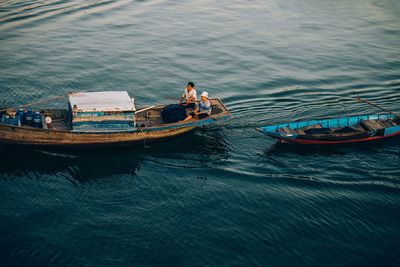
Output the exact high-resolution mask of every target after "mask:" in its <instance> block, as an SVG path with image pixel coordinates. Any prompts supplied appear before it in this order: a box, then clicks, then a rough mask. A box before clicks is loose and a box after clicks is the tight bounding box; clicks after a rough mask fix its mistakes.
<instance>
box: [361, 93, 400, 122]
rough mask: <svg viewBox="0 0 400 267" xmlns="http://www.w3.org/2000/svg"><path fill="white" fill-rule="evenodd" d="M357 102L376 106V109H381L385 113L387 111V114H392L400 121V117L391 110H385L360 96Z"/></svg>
mask: <svg viewBox="0 0 400 267" xmlns="http://www.w3.org/2000/svg"><path fill="white" fill-rule="evenodd" d="M356 102H364V103H367V104H369V105H371V106H374V107H376V108H379V109H381V110H383V111H385V112H387V113H390V114H392V115H394V116H395V117H396V118H397V119H399V120H400V115H398V114H396V113H394V112H393V111H390V110H388V109H385V108H383V107H380V106H378V105H377V104H374V103H372V102H371V101H369V100H366V99H362V98H361V97H360V96H359V95H358V96H357V97H356Z"/></svg>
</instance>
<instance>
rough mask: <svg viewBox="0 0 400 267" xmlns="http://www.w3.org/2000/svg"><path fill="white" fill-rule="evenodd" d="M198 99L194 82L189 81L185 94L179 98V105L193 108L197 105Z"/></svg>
mask: <svg viewBox="0 0 400 267" xmlns="http://www.w3.org/2000/svg"><path fill="white" fill-rule="evenodd" d="M183 101H184V102H183ZM196 101H197V94H196V89H194V83H193V82H188V84H187V86H186V88H185V91H184V92H183V95H182V97H181V99H180V100H179V105H181V106H183V107H185V108H192V109H193V108H195V107H196Z"/></svg>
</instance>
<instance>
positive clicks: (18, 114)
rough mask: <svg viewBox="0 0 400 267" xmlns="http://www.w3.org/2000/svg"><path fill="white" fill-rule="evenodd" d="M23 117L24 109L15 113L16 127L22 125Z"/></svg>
mask: <svg viewBox="0 0 400 267" xmlns="http://www.w3.org/2000/svg"><path fill="white" fill-rule="evenodd" d="M23 115H24V110H23V109H18V110H17V111H16V112H15V121H14V124H15V125H18V126H21V125H22V117H23Z"/></svg>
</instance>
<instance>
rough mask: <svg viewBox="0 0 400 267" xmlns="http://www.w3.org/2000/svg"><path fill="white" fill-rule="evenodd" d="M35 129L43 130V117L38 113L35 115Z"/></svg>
mask: <svg viewBox="0 0 400 267" xmlns="http://www.w3.org/2000/svg"><path fill="white" fill-rule="evenodd" d="M33 127H35V128H43V125H42V115H41V114H40V112H37V111H36V112H35V114H34V115H33Z"/></svg>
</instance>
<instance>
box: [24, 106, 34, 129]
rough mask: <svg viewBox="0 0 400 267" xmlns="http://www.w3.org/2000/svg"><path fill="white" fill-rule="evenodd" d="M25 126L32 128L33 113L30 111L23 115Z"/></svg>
mask: <svg viewBox="0 0 400 267" xmlns="http://www.w3.org/2000/svg"><path fill="white" fill-rule="evenodd" d="M25 124H26V125H27V126H33V111H32V109H28V111H27V112H26V113H25Z"/></svg>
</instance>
